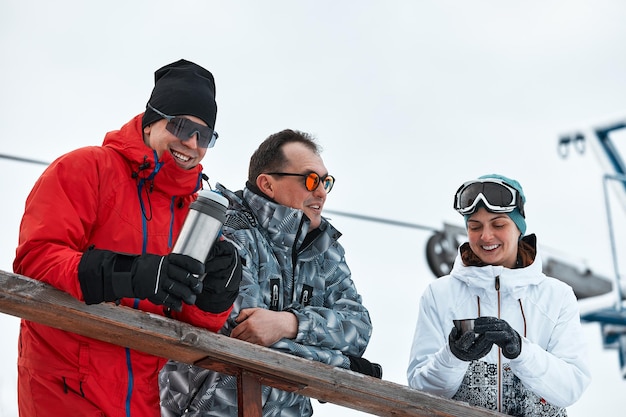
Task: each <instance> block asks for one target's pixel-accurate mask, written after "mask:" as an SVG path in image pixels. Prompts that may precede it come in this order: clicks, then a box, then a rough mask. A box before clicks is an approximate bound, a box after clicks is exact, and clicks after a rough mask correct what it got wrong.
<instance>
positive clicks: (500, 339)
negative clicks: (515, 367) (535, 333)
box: [474, 317, 522, 359]
mask: <svg viewBox="0 0 626 417" xmlns="http://www.w3.org/2000/svg"><path fill="white" fill-rule="evenodd" d="M474 331H475V332H476V333H480V334H483V335H484V336H485V337H486V338H487V339H488V340H491V341H492V342H493V343H495V344H496V345H498V346H500V348H501V349H502V354H503V355H504V356H505V357H507V358H509V359H515V358H517V357H518V356H519V354H520V353H521V352H522V338H521V337H520V335H519V333H517V332H516V331H515V330H514V329H513V328H512V327H511V326H510V325H509V323H507V322H506V321H504V320H502V319H499V318H496V317H479V318H477V319H476V321H475V322H474Z"/></svg>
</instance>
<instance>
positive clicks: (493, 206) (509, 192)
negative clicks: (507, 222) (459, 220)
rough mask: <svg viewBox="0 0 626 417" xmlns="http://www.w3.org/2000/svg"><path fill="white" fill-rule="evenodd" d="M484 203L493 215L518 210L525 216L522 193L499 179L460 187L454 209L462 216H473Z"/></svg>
mask: <svg viewBox="0 0 626 417" xmlns="http://www.w3.org/2000/svg"><path fill="white" fill-rule="evenodd" d="M479 203H482V204H484V205H485V208H486V209H487V210H488V211H490V212H492V213H510V212H512V211H513V210H515V208H518V209H519V211H520V213H521V215H522V216H523V217H525V216H524V202H523V201H522V196H521V195H520V193H519V192H518V191H517V190H516V189H515V188H514V187H512V186H510V185H509V184H507V183H506V182H504V181H501V180H498V179H484V180H472V181H468V182H466V183H464V184H463V185H461V187H459V189H458V190H457V192H456V194H455V195H454V209H455V210H456V211H458V212H459V213H461V214H462V215H466V214H472V213H474V212H475V211H476V210H477V209H478V204H479Z"/></svg>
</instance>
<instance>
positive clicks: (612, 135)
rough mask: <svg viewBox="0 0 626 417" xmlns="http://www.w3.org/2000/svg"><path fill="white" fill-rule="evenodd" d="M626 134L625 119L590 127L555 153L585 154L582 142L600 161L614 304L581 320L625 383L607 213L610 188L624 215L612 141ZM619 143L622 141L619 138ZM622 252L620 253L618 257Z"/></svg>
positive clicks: (624, 182) (622, 182)
mask: <svg viewBox="0 0 626 417" xmlns="http://www.w3.org/2000/svg"><path fill="white" fill-rule="evenodd" d="M624 133H626V119H625V120H621V121H618V122H616V123H610V124H607V125H603V126H599V127H594V128H592V129H590V130H589V131H585V132H583V131H579V132H575V133H573V134H571V135H563V136H561V138H560V139H559V142H558V150H559V153H560V155H561V156H562V157H566V156H567V154H568V148H569V146H570V145H571V146H574V148H575V149H576V150H578V152H579V153H583V152H584V150H585V141H587V142H589V143H590V144H591V145H592V148H593V149H594V150H595V153H596V156H597V157H598V159H599V160H600V163H601V165H602V167H603V168H604V171H605V174H604V176H603V178H602V186H603V192H604V205H605V208H606V218H607V222H608V229H609V239H610V245H611V255H612V259H613V270H614V275H615V276H614V295H615V299H614V304H613V305H612V306H609V307H605V308H600V309H597V310H595V311H591V312H588V313H586V314H583V315H581V320H583V321H587V322H597V323H599V324H600V329H601V332H602V343H603V346H604V348H605V349H617V351H618V355H619V363H620V372H621V375H622V378H625V379H626V306H625V305H624V288H623V286H622V282H621V278H622V277H621V273H620V270H619V258H618V255H617V253H618V252H617V240H616V235H615V232H616V230H615V225H614V222H613V213H612V211H611V200H610V195H611V193H610V188H609V187H612V190H613V191H614V195H616V196H617V199H618V200H619V202H620V204H621V206H622V209H623V210H624V213H626V164H625V163H624V160H623V159H622V157H621V155H620V152H619V150H618V146H617V143H616V142H615V139H616V137H617V136H619V135H621V134H624ZM622 139H623V138H622ZM623 253H624V252H623V251H622V254H623Z"/></svg>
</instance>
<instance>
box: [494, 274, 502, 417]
mask: <svg viewBox="0 0 626 417" xmlns="http://www.w3.org/2000/svg"><path fill="white" fill-rule="evenodd" d="M495 287H496V294H497V295H498V318H500V275H496V282H495ZM498 412H500V413H501V412H502V352H501V351H500V347H499V346H498Z"/></svg>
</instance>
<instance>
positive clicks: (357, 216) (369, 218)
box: [324, 209, 439, 232]
mask: <svg viewBox="0 0 626 417" xmlns="http://www.w3.org/2000/svg"><path fill="white" fill-rule="evenodd" d="M324 212H325V213H328V214H336V215H337V216H345V217H352V218H354V219H358V220H366V221H371V222H376V223H382V224H390V225H392V226H399V227H408V228H411V229H420V230H427V231H429V232H437V231H439V230H438V229H437V228H435V227H431V226H424V225H421V224H416V223H408V222H403V221H399V220H392V219H385V218H382V217H374V216H366V215H363V214H356V213H348V212H345V211H337V210H329V209H324Z"/></svg>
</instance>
